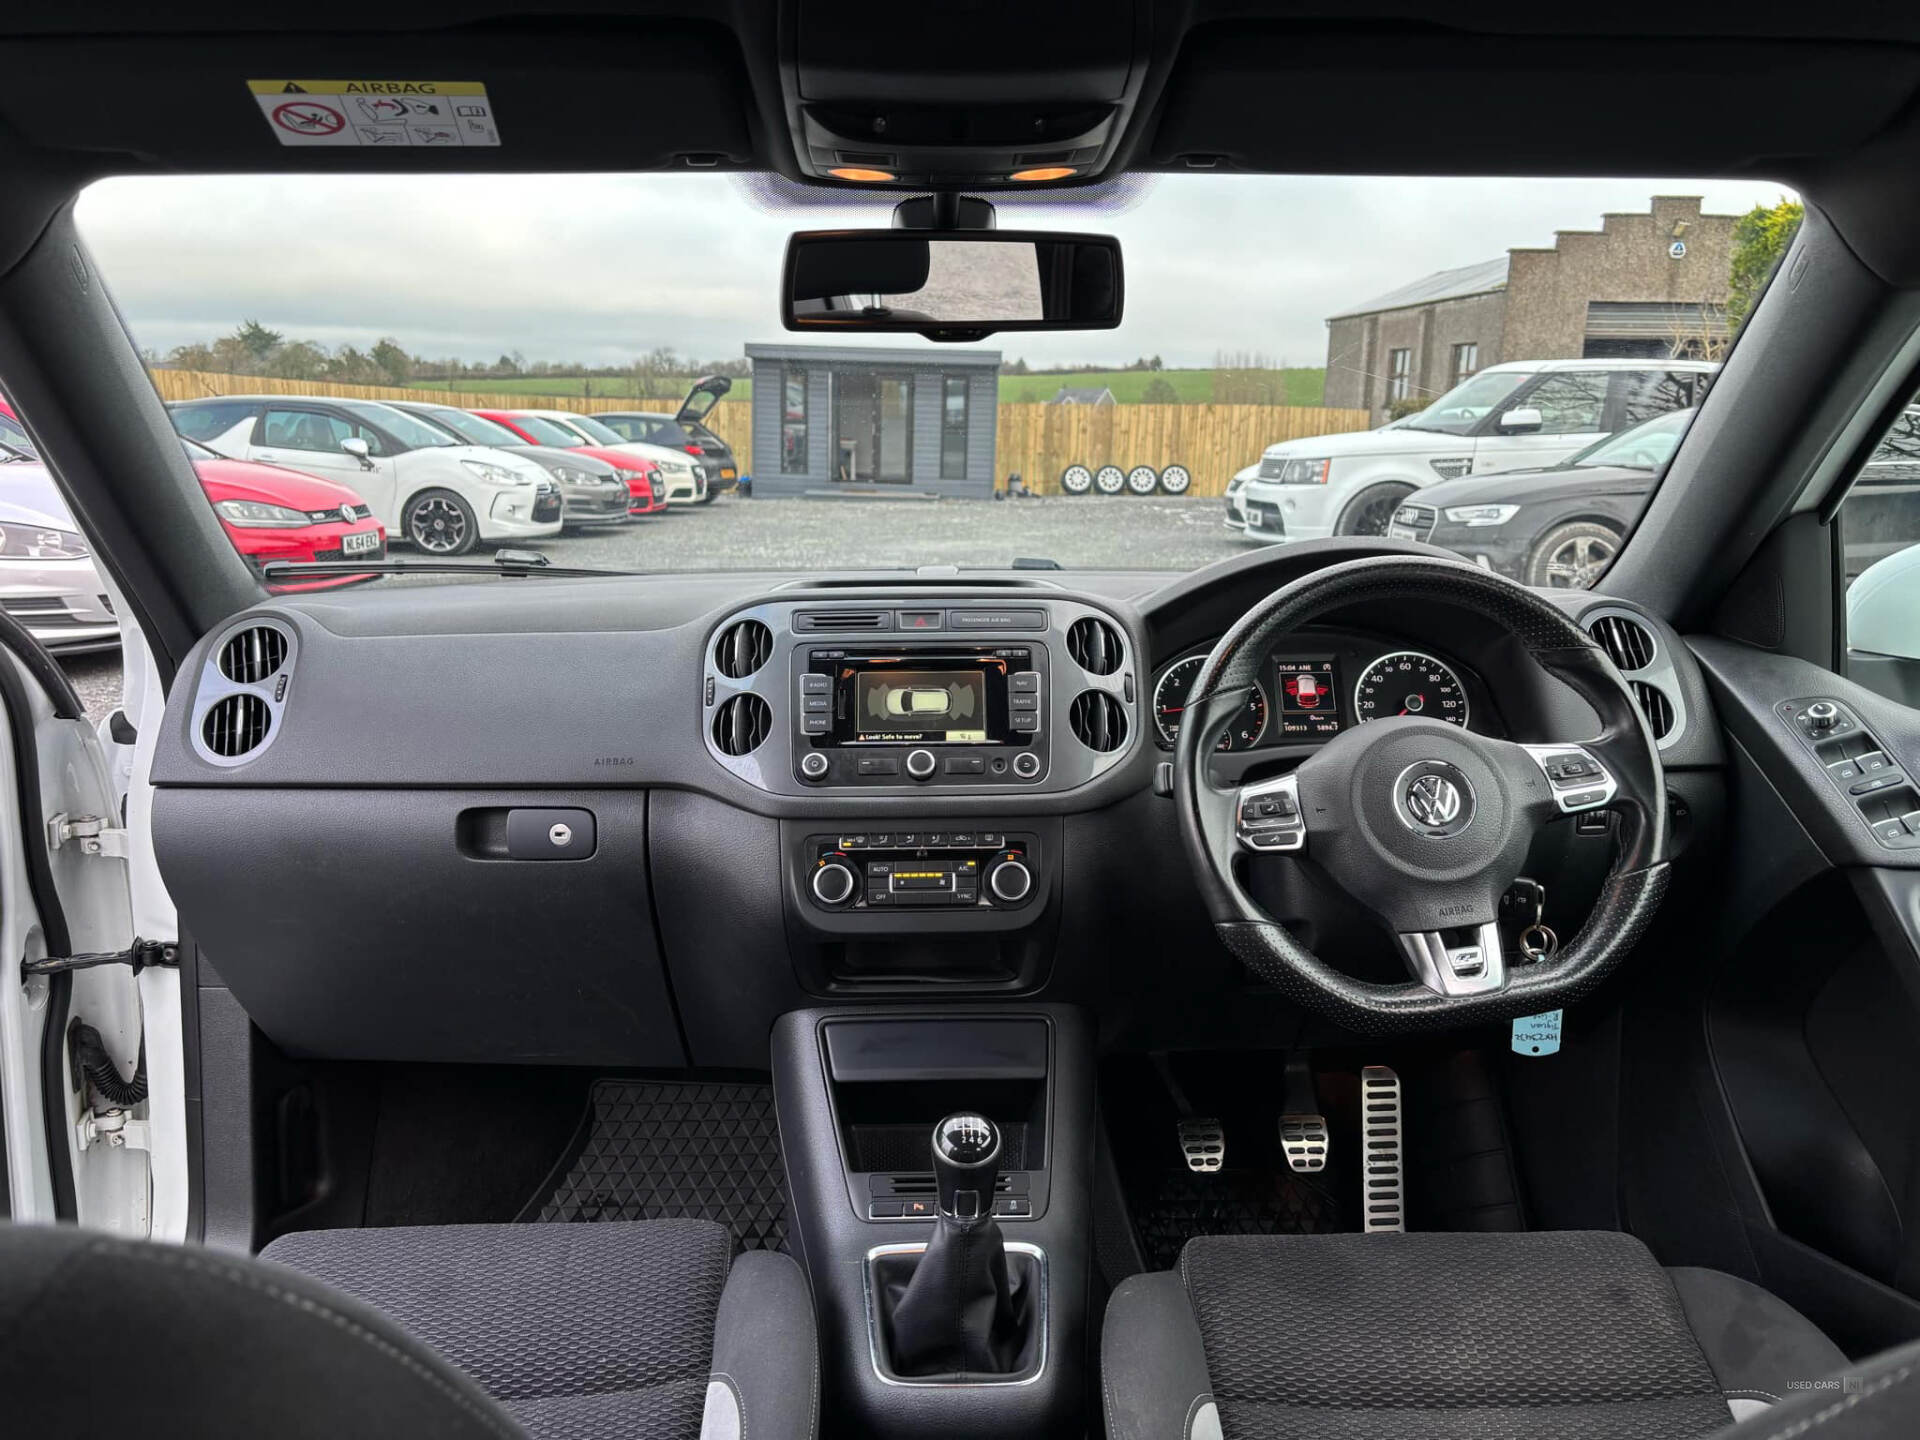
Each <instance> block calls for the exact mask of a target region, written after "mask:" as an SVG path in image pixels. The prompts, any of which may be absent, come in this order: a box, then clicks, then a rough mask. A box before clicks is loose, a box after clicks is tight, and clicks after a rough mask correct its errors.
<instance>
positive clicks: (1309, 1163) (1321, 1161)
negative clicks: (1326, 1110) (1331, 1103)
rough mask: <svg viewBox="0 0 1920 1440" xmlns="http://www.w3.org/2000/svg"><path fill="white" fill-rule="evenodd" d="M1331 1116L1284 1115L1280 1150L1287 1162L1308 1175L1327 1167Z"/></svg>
mask: <svg viewBox="0 0 1920 1440" xmlns="http://www.w3.org/2000/svg"><path fill="white" fill-rule="evenodd" d="M1329 1144H1330V1137H1329V1135H1328V1133H1327V1117H1326V1116H1324V1115H1282V1116H1281V1117H1280V1149H1281V1152H1282V1153H1283V1154H1285V1155H1286V1157H1287V1164H1288V1165H1289V1166H1291V1167H1292V1168H1293V1169H1294V1170H1295V1171H1297V1172H1298V1173H1299V1174H1302V1175H1307V1174H1311V1173H1312V1172H1314V1171H1316V1170H1324V1169H1326V1168H1327V1148H1328V1145H1329Z"/></svg>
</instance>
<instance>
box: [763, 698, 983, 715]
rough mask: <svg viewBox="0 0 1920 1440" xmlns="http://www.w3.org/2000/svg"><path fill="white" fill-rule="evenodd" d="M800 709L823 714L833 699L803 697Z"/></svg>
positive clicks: (829, 708)
mask: <svg viewBox="0 0 1920 1440" xmlns="http://www.w3.org/2000/svg"><path fill="white" fill-rule="evenodd" d="M1013 698H1014V700H1015V701H1016V702H1017V701H1018V700H1019V699H1020V697H1019V696H1018V695H1016V696H1014V697H1013ZM800 708H801V709H802V710H804V711H806V712H807V713H808V714H809V715H817V714H822V713H824V712H826V711H828V710H831V709H833V697H832V696H831V695H802V696H801V697H800ZM1016 708H1017V707H1016Z"/></svg>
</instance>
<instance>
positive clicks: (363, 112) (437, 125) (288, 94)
mask: <svg viewBox="0 0 1920 1440" xmlns="http://www.w3.org/2000/svg"><path fill="white" fill-rule="evenodd" d="M247 88H248V89H249V90H251V91H252V92H253V98H254V99H255V100H257V101H258V102H259V103H260V113H261V114H262V115H264V116H266V117H267V127H268V128H269V129H270V130H272V131H273V133H274V137H275V138H276V139H278V140H279V142H280V143H281V144H282V145H382V146H395V145H424V146H427V147H429V148H433V147H439V148H443V149H453V148H456V147H458V146H461V145H498V144H499V143H500V130H499V127H498V126H497V125H496V124H495V122H494V118H493V104H492V102H491V101H489V100H488V99H487V87H486V86H485V85H482V84H480V83H479V82H477V81H471V80H249V81H248V82H247Z"/></svg>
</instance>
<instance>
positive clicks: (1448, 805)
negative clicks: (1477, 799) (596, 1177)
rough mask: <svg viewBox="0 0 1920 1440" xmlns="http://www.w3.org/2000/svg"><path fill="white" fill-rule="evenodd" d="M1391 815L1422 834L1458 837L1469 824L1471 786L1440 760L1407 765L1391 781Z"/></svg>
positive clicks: (1471, 807)
mask: <svg viewBox="0 0 1920 1440" xmlns="http://www.w3.org/2000/svg"><path fill="white" fill-rule="evenodd" d="M1393 788H1394V792H1395V793H1394V813H1395V814H1397V815H1398V816H1399V817H1400V821H1401V823H1402V824H1404V825H1405V826H1406V827H1407V828H1408V829H1409V830H1417V831H1419V832H1420V833H1421V834H1422V835H1442V836H1444V835H1458V834H1459V833H1460V832H1461V831H1462V830H1464V829H1466V828H1467V826H1469V825H1470V824H1472V823H1473V799H1474V797H1473V785H1472V784H1471V783H1470V782H1469V781H1468V779H1467V777H1466V776H1465V775H1463V774H1461V773H1460V771H1459V770H1458V769H1457V768H1455V767H1454V766H1452V765H1449V764H1447V762H1446V761H1444V760H1422V761H1420V762H1419V763H1418V764H1417V765H1409V766H1408V767H1407V768H1406V769H1405V770H1402V771H1401V772H1400V777H1399V778H1398V779H1397V780H1395V781H1394V782H1393Z"/></svg>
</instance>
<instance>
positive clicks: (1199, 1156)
mask: <svg viewBox="0 0 1920 1440" xmlns="http://www.w3.org/2000/svg"><path fill="white" fill-rule="evenodd" d="M1180 1153H1181V1154H1182V1155H1184V1156H1186V1157H1187V1169H1189V1170H1191V1171H1193V1172H1194V1174H1196V1175H1211V1174H1214V1173H1215V1172H1217V1171H1218V1170H1219V1169H1220V1167H1221V1166H1223V1165H1225V1164H1226V1163H1227V1132H1226V1130H1225V1128H1224V1127H1222V1126H1221V1124H1220V1122H1219V1121H1218V1120H1198V1119H1196V1120H1182V1121H1181V1122H1180Z"/></svg>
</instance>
